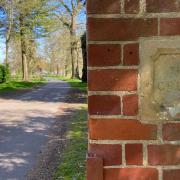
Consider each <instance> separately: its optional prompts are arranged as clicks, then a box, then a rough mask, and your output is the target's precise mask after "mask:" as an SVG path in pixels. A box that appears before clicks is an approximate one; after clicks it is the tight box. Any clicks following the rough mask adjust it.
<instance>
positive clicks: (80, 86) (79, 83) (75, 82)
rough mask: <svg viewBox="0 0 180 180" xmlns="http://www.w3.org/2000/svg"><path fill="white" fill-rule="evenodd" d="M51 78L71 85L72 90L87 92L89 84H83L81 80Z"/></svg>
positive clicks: (59, 77)
mask: <svg viewBox="0 0 180 180" xmlns="http://www.w3.org/2000/svg"><path fill="white" fill-rule="evenodd" d="M51 77H53V78H56V79H59V80H62V81H65V82H67V83H69V84H70V85H71V87H72V88H76V89H80V90H83V91H87V83H83V82H82V81H81V80H79V79H69V78H66V77H61V76H51Z"/></svg>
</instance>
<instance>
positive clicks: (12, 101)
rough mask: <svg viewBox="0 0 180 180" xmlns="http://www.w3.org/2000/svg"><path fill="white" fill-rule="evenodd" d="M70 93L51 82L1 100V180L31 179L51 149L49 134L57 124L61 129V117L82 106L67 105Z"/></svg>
mask: <svg viewBox="0 0 180 180" xmlns="http://www.w3.org/2000/svg"><path fill="white" fill-rule="evenodd" d="M70 89H71V88H70V86H69V84H67V83H65V82H62V81H56V80H51V81H50V82H48V83H47V84H46V85H44V86H42V87H40V88H37V89H34V90H33V91H31V92H26V93H22V94H20V95H11V96H4V97H2V96H1V97H0V180H25V179H27V173H28V171H29V170H31V169H32V168H33V167H34V166H35V165H36V163H37V159H38V158H39V155H40V154H41V152H42V151H43V149H44V148H45V146H46V145H47V143H46V142H47V140H48V138H49V130H50V129H52V127H53V124H54V123H55V122H57V120H58V122H59V124H60V125H61V121H60V120H61V118H58V117H59V116H61V115H65V114H66V113H67V112H68V111H67V109H71V110H73V109H74V110H75V109H77V108H79V107H80V106H81V103H79V102H78V103H77V102H75V101H69V102H68V101H67V100H68V99H69V98H68V97H69V96H72V92H71V90H70ZM39 179H46V178H40V177H39Z"/></svg>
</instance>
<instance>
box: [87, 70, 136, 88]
mask: <svg viewBox="0 0 180 180" xmlns="http://www.w3.org/2000/svg"><path fill="white" fill-rule="evenodd" d="M88 74H89V79H88V81H89V84H88V85H89V90H90V91H135V90H137V78H138V72H137V70H133V69H132V70H124V69H123V70H122V69H116V70H113V69H111V70H92V71H89V73H88Z"/></svg>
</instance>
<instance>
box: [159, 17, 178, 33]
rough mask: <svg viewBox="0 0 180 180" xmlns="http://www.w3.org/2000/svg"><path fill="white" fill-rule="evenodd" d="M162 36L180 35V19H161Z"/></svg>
mask: <svg viewBox="0 0 180 180" xmlns="http://www.w3.org/2000/svg"><path fill="white" fill-rule="evenodd" d="M160 34H161V35H180V18H167V19H161V22H160Z"/></svg>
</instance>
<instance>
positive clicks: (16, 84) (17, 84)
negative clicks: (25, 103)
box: [0, 81, 43, 92]
mask: <svg viewBox="0 0 180 180" xmlns="http://www.w3.org/2000/svg"><path fill="white" fill-rule="evenodd" d="M42 84H43V81H32V82H24V81H10V82H7V83H2V84H0V92H6V91H13V90H18V89H29V88H32V87H34V86H37V85H42Z"/></svg>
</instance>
